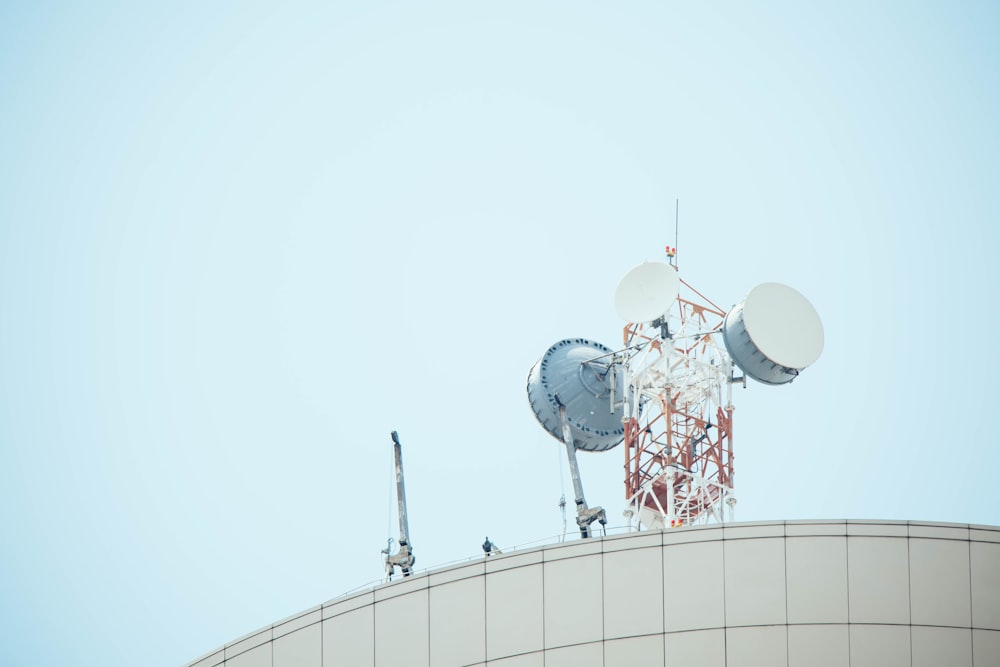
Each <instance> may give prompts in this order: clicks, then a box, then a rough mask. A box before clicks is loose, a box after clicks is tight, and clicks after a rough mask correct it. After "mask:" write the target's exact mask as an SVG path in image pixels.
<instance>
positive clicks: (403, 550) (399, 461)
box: [382, 431, 416, 581]
mask: <svg viewBox="0 0 1000 667" xmlns="http://www.w3.org/2000/svg"><path fill="white" fill-rule="evenodd" d="M392 449H393V456H394V460H395V467H396V501H397V502H398V503H399V551H397V552H396V553H395V554H393V555H389V550H390V549H391V548H392V538H389V544H388V545H387V546H386V548H385V550H383V552H382V553H384V554H385V555H386V556H385V579H386V581H389V580H391V579H392V573H393V572H394V571H395V569H396V568H397V567H398V568H399V569H400V571H401V572H402V573H403V576H404V577H408V576H410V574H411V572H412V571H413V564H414V563H415V562H416V558H414V557H413V547H412V546H411V545H410V528H409V523H408V522H407V519H406V486H405V484H404V482H403V448H402V445H401V444H400V442H399V434H398V433H396V432H395V431H393V432H392Z"/></svg>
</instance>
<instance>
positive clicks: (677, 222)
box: [670, 197, 681, 268]
mask: <svg viewBox="0 0 1000 667" xmlns="http://www.w3.org/2000/svg"><path fill="white" fill-rule="evenodd" d="M680 226H681V200H680V197H678V198H677V199H675V200H674V247H673V253H672V254H671V256H670V263H671V264H672V265H674V266H676V267H678V268H680V264H679V263H678V262H677V235H678V230H679V229H680Z"/></svg>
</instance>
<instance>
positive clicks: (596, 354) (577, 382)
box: [527, 338, 625, 452]
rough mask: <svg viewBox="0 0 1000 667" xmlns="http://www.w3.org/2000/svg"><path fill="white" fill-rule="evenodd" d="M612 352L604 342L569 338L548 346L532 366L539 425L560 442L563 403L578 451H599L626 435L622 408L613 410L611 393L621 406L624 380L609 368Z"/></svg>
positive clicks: (531, 391) (534, 406)
mask: <svg viewBox="0 0 1000 667" xmlns="http://www.w3.org/2000/svg"><path fill="white" fill-rule="evenodd" d="M610 354H611V349H610V348H607V347H605V346H604V345H601V344H600V343H595V342H593V341H590V340H586V339H584V338H571V339H567V340H561V341H559V342H558V343H556V344H555V345H553V346H552V347H550V348H549V349H548V351H546V353H545V354H544V355H542V358H541V359H539V360H538V361H537V362H535V365H534V366H532V367H531V371H530V372H529V373H528V386H527V389H528V401H529V402H530V403H531V409H532V410H533V411H534V412H535V417H537V418H538V422H539V423H540V424H541V425H542V427H543V428H544V429H545V430H546V431H548V432H549V433H550V434H551V435H552V437H554V438H555V439H556V440H558V441H559V442H562V441H563V435H562V423H561V421H560V418H559V406H560V405H564V406H565V407H566V421H567V422H568V423H569V427H570V432H571V433H572V435H573V446H574V447H575V448H576V449H582V450H584V451H588V452H601V451H604V450H607V449H611V448H612V447H614V446H615V445H617V444H618V443H620V442H621V441H622V438H623V437H624V436H625V428H624V426H622V415H623V409H622V407H621V405H618V406H617V407H616V408H615V409H614V411H612V410H611V392H612V390H613V391H614V396H615V402H616V403H618V402H619V401H620V397H621V396H622V379H621V376H620V375H618V374H616V373H614V372H613V369H612V368H611V363H610V362H611V358H610V357H609V356H607V355H610ZM612 383H613V384H612Z"/></svg>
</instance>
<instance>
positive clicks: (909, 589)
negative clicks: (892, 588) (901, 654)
mask: <svg viewBox="0 0 1000 667" xmlns="http://www.w3.org/2000/svg"><path fill="white" fill-rule="evenodd" d="M911 540H912V538H911V537H910V525H909V524H907V525H906V608H907V611H908V613H909V619H908V621H909V622H908V624H907V627H908V628H909V632H910V667H913V566H912V564H911V563H910V542H911Z"/></svg>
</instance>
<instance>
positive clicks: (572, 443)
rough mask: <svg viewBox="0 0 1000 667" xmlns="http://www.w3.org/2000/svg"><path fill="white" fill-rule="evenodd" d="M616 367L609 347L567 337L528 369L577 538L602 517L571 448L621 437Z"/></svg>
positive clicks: (611, 443) (595, 447)
mask: <svg viewBox="0 0 1000 667" xmlns="http://www.w3.org/2000/svg"><path fill="white" fill-rule="evenodd" d="M670 270H671V271H673V269H670ZM617 371H618V368H617V364H616V362H615V361H614V352H612V351H611V349H610V348H608V347H605V346H604V345H601V344H600V343H595V342H594V341H590V340H587V339H585V338H570V339H566V340H561V341H559V342H558V343H556V344H555V345H553V346H552V347H550V348H549V349H548V351H546V352H545V354H544V355H542V358H541V359H539V360H538V361H537V362H536V363H535V365H534V366H532V367H531V371H530V372H529V373H528V382H527V390H528V402H529V403H530V404H531V409H532V411H533V412H534V413H535V417H536V418H537V419H538V423H539V424H541V425H542V427H543V428H544V429H545V430H546V431H548V433H549V435H551V436H552V437H553V438H555V439H556V440H559V441H560V442H562V443H563V445H564V446H565V447H566V456H567V457H568V458H569V467H570V474H571V475H572V477H573V493H574V496H575V500H576V524H577V526H579V527H580V535H581V536H583V537H590V536H591V529H590V527H591V524H593V523H594V522H595V521H597V522H598V523H600V524H601V525H602V526H603V525H606V524H607V521H608V520H607V516H606V514H605V512H604V509H603V508H601V507H589V506H588V505H587V500H586V497H585V496H584V494H583V482H582V480H581V479H580V467H579V465H578V464H577V460H576V450H578V449H582V450H584V451H590V452H602V451H605V450H608V449H611V448H612V447H615V446H617V445H618V444H619V443H620V442H621V441H622V438H623V437H624V433H625V428H624V426H623V425H622V415H623V407H622V402H621V399H622V397H623V396H624V391H623V389H622V378H621V374H620V373H618V372H617Z"/></svg>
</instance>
